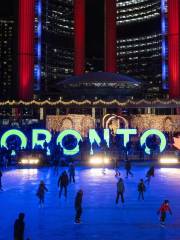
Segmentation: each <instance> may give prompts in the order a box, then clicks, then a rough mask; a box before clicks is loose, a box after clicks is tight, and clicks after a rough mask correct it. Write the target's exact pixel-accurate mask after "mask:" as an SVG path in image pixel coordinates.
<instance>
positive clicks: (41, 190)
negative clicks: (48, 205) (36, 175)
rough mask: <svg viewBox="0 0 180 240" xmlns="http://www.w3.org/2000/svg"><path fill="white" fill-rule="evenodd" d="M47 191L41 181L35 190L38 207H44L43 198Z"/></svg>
mask: <svg viewBox="0 0 180 240" xmlns="http://www.w3.org/2000/svg"><path fill="white" fill-rule="evenodd" d="M47 191H48V189H47V187H46V185H45V183H44V181H41V182H40V184H39V187H38V190H37V193H36V195H37V197H38V198H39V207H44V197H45V192H47Z"/></svg>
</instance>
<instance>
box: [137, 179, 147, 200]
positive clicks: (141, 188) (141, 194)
mask: <svg viewBox="0 0 180 240" xmlns="http://www.w3.org/2000/svg"><path fill="white" fill-rule="evenodd" d="M145 191H146V186H145V184H144V181H143V179H141V180H140V182H139V184H138V192H139V195H138V200H140V199H141V198H142V199H143V200H144V192H145Z"/></svg>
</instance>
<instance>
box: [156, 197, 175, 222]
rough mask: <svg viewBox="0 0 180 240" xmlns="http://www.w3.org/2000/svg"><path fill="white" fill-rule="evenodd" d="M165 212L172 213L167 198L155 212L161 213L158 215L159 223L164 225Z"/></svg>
mask: <svg viewBox="0 0 180 240" xmlns="http://www.w3.org/2000/svg"><path fill="white" fill-rule="evenodd" d="M166 212H169V213H170V214H171V215H172V211H171V208H170V206H169V200H165V201H164V202H163V204H162V205H161V207H160V209H159V210H158V211H157V214H158V215H159V214H161V216H160V223H161V225H162V226H164V225H165V220H166Z"/></svg>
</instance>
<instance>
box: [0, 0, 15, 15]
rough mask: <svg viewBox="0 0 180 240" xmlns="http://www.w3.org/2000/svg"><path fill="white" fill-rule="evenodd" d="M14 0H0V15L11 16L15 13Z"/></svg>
mask: <svg viewBox="0 0 180 240" xmlns="http://www.w3.org/2000/svg"><path fill="white" fill-rule="evenodd" d="M15 3H16V0H0V17H1V18H2V17H3V18H11V17H13V16H14V13H15Z"/></svg>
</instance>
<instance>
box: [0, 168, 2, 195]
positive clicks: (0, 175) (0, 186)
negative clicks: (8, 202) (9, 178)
mask: <svg viewBox="0 0 180 240" xmlns="http://www.w3.org/2000/svg"><path fill="white" fill-rule="evenodd" d="M2 176H3V174H2V171H1V170H0V190H1V191H3V188H2Z"/></svg>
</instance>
